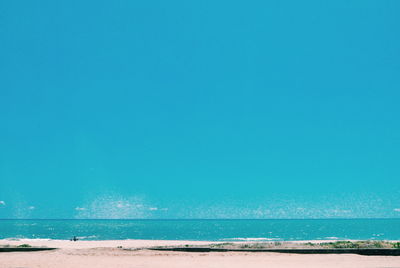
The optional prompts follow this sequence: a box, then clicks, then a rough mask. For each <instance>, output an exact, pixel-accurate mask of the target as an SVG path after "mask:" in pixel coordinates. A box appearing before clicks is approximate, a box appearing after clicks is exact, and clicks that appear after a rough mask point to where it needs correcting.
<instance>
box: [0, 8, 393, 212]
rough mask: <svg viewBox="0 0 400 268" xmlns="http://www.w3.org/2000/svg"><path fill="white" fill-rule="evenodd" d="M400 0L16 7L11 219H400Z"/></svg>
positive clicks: (3, 18) (5, 19) (3, 106)
mask: <svg viewBox="0 0 400 268" xmlns="http://www.w3.org/2000/svg"><path fill="white" fill-rule="evenodd" d="M399 13H400V1H396V0H393V1H381V0H379V1H369V0H360V1H347V0H346V1H340V0H339V1H322V2H321V1H261V0H260V1H231V0H229V1H184V0H182V1H175V0H173V1H163V0H159V1H156V0H154V1H128V0H120V1H99V0H96V1H53V0H49V1H28V0H26V1H19V0H15V1H1V3H0V218H87V217H89V218H137V217H139V218H304V217H305V218H308V217H314V218H315V217H318V218H320V217H400V165H399V163H400V155H399V154H400V119H399V118H400V105H399V103H400V34H399V26H400V16H399Z"/></svg>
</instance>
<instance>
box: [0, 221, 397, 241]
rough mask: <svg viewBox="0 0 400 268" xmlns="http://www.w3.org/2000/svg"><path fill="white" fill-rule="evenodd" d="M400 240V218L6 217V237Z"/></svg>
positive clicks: (2, 231) (0, 233) (1, 226)
mask: <svg viewBox="0 0 400 268" xmlns="http://www.w3.org/2000/svg"><path fill="white" fill-rule="evenodd" d="M73 236H77V237H79V238H81V239H83V240H116V239H156V240H208V241H246V240H249V241H251V240H254V241H281V240H327V239H372V240H400V219H318V220H317V219H315V220H314V219H312V220H308V219H307V220H306V219H304V220H0V239H5V238H38V239H39V238H40V239H70V238H72V237H73Z"/></svg>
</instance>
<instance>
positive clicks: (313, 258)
mask: <svg viewBox="0 0 400 268" xmlns="http://www.w3.org/2000/svg"><path fill="white" fill-rule="evenodd" d="M24 243H27V244H30V245H33V246H48V247H59V248H60V249H58V250H55V251H42V252H11V253H0V268H39V267H40V268H47V267H49V268H50V267H51V268H54V267H59V268H72V267H76V268H80V267H82V268H83V267H85V268H86V267H89V268H100V267H101V268H103V267H104V268H114V267H115V268H117V267H118V268H139V267H140V268H146V267H149V268H150V267H151V268H157V267H165V268H172V267H174V268H175V267H176V268H180V267H190V268H194V267H196V268H202V267H210V268H211V267H232V268H239V267H245V268H247V267H248V268H250V267H252V268H253V267H255V268H257V267H260V268H261V267H263V268H264V267H271V268H273V267H277V268H283V267H300V268H302V267H304V268H306V267H307V268H308V267H310V268H313V267H318V268H321V267H326V268H330V267H332V268H341V267H349V268H350V267H351V268H354V267H357V268H363V267H379V268H384V267H385V268H395V267H397V268H400V257H393V256H360V255H353V254H343V255H342V254H341V255H338V254H328V255H316V254H313V255H301V254H281V253H232V252H226V253H186V252H158V251H150V250H136V251H127V250H123V249H118V248H117V247H118V246H123V247H129V248H142V247H150V246H161V245H185V244H190V245H194V244H196V245H199V244H200V245H204V244H209V242H193V241H155V240H121V241H78V242H71V241H61V240H51V241H46V240H20V241H8V240H0V245H5V244H12V245H20V244H24Z"/></svg>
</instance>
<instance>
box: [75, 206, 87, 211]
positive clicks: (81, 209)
mask: <svg viewBox="0 0 400 268" xmlns="http://www.w3.org/2000/svg"><path fill="white" fill-rule="evenodd" d="M75 210H77V211H84V210H86V208H80V207H76V208H75Z"/></svg>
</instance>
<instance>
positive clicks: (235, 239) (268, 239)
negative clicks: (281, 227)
mask: <svg viewBox="0 0 400 268" xmlns="http://www.w3.org/2000/svg"><path fill="white" fill-rule="evenodd" d="M279 240H282V239H280V238H268V237H234V238H223V239H220V241H279Z"/></svg>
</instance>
